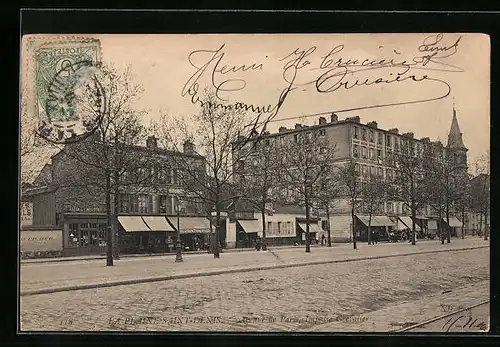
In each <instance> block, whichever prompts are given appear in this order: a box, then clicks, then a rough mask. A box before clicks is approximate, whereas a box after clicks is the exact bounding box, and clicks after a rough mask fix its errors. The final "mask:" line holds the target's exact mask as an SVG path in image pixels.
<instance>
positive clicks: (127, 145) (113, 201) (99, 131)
mask: <svg viewBox="0 0 500 347" xmlns="http://www.w3.org/2000/svg"><path fill="white" fill-rule="evenodd" d="M132 77H133V76H132V73H131V71H130V69H128V68H127V69H126V70H125V71H122V72H120V71H117V70H116V69H114V68H112V67H110V66H105V65H103V66H101V68H100V69H99V71H98V72H97V73H95V74H94V75H93V76H91V77H90V78H89V79H88V80H87V81H86V82H85V83H83V84H82V85H81V86H80V89H79V90H77V91H76V92H75V100H76V103H77V107H78V111H79V114H80V116H81V117H84V116H86V117H87V118H94V119H97V120H98V123H97V127H96V128H95V132H94V134H93V135H92V136H90V137H87V138H85V139H83V140H81V141H74V142H72V143H70V144H66V145H64V146H63V148H62V155H63V157H62V161H61V163H62V164H63V165H65V167H66V169H63V170H61V171H60V172H61V175H60V176H59V177H58V179H57V181H56V182H54V184H56V185H58V186H59V187H61V188H62V187H66V188H70V187H71V188H73V189H79V188H80V189H84V190H86V191H87V193H89V194H90V196H96V197H104V200H105V210H106V216H107V230H108V232H107V258H106V265H107V266H112V265H113V258H117V259H118V258H119V252H120V251H119V250H120V236H121V235H120V234H119V231H118V230H119V228H118V225H117V219H116V216H117V214H118V213H119V196H120V194H122V193H124V192H125V191H126V190H130V189H136V190H140V189H141V188H142V187H143V185H144V184H146V183H147V181H148V180H149V179H150V178H151V174H152V173H151V171H150V168H151V165H152V157H151V156H149V155H147V154H146V153H144V154H143V155H140V156H138V155H137V148H136V147H135V145H137V144H138V143H139V142H140V141H142V140H143V139H144V135H145V131H144V127H143V126H142V124H141V116H142V114H143V113H144V112H143V111H136V110H135V109H134V108H133V103H134V101H135V100H136V99H137V98H138V97H139V96H140V95H141V93H142V87H141V86H140V85H138V84H135V83H134V82H133V81H132Z"/></svg>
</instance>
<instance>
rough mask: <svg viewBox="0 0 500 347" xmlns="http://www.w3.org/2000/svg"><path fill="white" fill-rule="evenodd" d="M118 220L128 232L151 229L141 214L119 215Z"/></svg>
mask: <svg viewBox="0 0 500 347" xmlns="http://www.w3.org/2000/svg"><path fill="white" fill-rule="evenodd" d="M118 222H120V224H121V226H122V227H123V229H125V231H126V232H136V231H151V229H149V227H148V226H147V225H146V223H144V221H143V220H142V217H141V216H118Z"/></svg>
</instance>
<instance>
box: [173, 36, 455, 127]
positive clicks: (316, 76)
mask: <svg viewBox="0 0 500 347" xmlns="http://www.w3.org/2000/svg"><path fill="white" fill-rule="evenodd" d="M461 39H462V36H457V35H445V34H434V35H427V36H425V37H424V38H423V40H422V41H421V43H420V44H419V45H418V46H417V47H415V48H414V50H415V51H416V54H415V53H413V54H412V53H406V54H405V53H404V52H399V51H398V49H396V48H394V49H392V50H391V52H390V55H389V56H387V57H380V58H373V56H370V57H368V56H367V57H361V56H357V57H348V56H347V54H348V53H346V48H347V44H344V43H342V44H335V45H334V46H333V47H331V48H326V49H325V47H321V48H320V47H318V46H310V47H297V48H295V49H293V50H292V51H291V52H289V53H286V54H284V55H282V58H280V59H279V60H278V62H277V63H278V65H279V66H281V69H282V71H281V76H282V80H281V81H273V82H276V83H280V84H281V87H280V89H281V92H280V93H279V95H278V99H277V102H276V103H274V104H268V105H253V104H247V103H245V102H243V101H239V102H236V103H233V104H231V105H229V107H230V108H234V109H238V108H239V109H245V110H246V111H251V112H254V113H256V114H268V115H269V117H270V119H272V118H274V117H275V116H276V115H277V114H278V112H279V110H280V108H281V107H282V106H283V104H284V102H285V100H286V99H287V98H290V97H292V96H294V95H297V94H298V93H300V92H311V91H312V92H314V93H319V94H321V95H330V96H331V97H335V96H336V94H337V93H338V92H340V91H344V92H345V91H356V90H365V91H367V90H369V89H370V88H376V87H381V86H384V85H399V86H403V85H405V86H407V85H408V84H414V85H417V86H418V88H421V89H422V91H427V92H428V93H431V95H430V96H429V95H428V94H426V95H418V93H417V95H414V94H415V93H413V94H412V93H409V94H408V96H406V99H405V100H399V101H397V102H393V101H392V102H389V101H388V102H380V103H377V104H372V105H355V106H354V107H350V108H347V109H339V110H325V112H324V113H325V114H326V113H330V112H347V111H353V110H359V109H369V108H378V107H390V106H396V105H404V104H412V103H423V102H430V101H434V100H439V99H443V98H445V97H447V96H448V95H449V94H450V92H451V86H450V84H449V83H448V82H447V81H446V80H445V79H444V78H443V77H442V73H443V72H444V73H456V72H463V71H464V70H463V69H462V68H461V67H459V66H456V65H453V64H451V63H449V62H448V60H447V59H449V58H450V57H452V56H453V55H455V54H457V53H458V51H459V44H460V42H461ZM382 47H383V46H379V47H378V48H379V49H381V48H382ZM225 48H226V45H225V44H222V45H221V46H220V47H219V48H217V49H197V50H194V51H192V52H190V53H189V55H188V62H189V64H190V65H191V66H192V67H193V68H194V70H195V71H194V73H193V74H192V75H191V76H190V77H189V78H188V79H187V81H186V83H185V84H184V86H183V88H182V91H181V95H182V96H183V97H187V98H189V99H190V101H191V102H192V103H193V104H201V105H202V106H203V105H204V103H203V101H202V100H201V99H202V98H201V96H200V95H199V94H200V91H201V90H200V84H201V81H202V77H205V80H208V81H209V82H208V85H207V86H204V87H205V88H208V89H211V90H212V91H213V93H214V94H215V96H216V98H217V99H218V100H219V101H220V103H216V104H213V105H209V106H211V107H228V106H223V105H224V102H227V101H228V100H229V97H230V96H234V97H236V98H238V99H239V100H244V99H245V95H244V93H243V92H244V91H245V90H246V89H247V87H248V82H247V77H245V76H250V75H252V80H253V81H254V83H255V76H262V78H265V76H268V75H266V74H264V73H265V72H266V68H268V69H273V68H276V66H274V67H268V66H267V63H269V61H268V60H267V56H266V57H265V58H264V57H262V59H261V60H259V61H247V62H242V63H241V64H228V63H226V58H227V57H226V52H225ZM350 48H352V47H350ZM372 48H373V47H372ZM367 49H370V48H368V47H367ZM264 54H265V53H263V55H264ZM385 55H387V53H385ZM405 57H406V58H405ZM275 63H276V62H275ZM267 72H269V70H267ZM257 83H267V82H266V81H265V80H259V82H257ZM431 89H432V91H430V92H429V90H431ZM424 94H425V93H424ZM389 96H390V95H389ZM389 100H390V99H389ZM382 101H383V100H382ZM316 114H318V113H316Z"/></svg>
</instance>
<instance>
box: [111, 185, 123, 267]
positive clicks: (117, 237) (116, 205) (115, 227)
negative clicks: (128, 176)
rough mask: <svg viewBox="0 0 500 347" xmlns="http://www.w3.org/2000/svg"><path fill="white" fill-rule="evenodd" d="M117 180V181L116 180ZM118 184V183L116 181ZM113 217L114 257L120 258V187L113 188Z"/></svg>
mask: <svg viewBox="0 0 500 347" xmlns="http://www.w3.org/2000/svg"><path fill="white" fill-rule="evenodd" d="M115 182H117V181H115ZM115 184H116V183H115ZM113 191H114V192H113V218H112V219H111V230H112V231H113V236H114V241H113V258H114V259H116V260H120V253H121V246H122V238H121V233H120V228H119V226H118V213H119V192H118V187H114V189H113Z"/></svg>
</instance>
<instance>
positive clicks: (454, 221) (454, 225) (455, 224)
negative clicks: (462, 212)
mask: <svg viewBox="0 0 500 347" xmlns="http://www.w3.org/2000/svg"><path fill="white" fill-rule="evenodd" d="M443 221H444V222H445V223H446V218H443ZM449 221H450V223H449V224H448V225H449V226H450V227H451V228H460V227H462V222H461V221H459V220H458V218H456V217H450V220H449Z"/></svg>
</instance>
